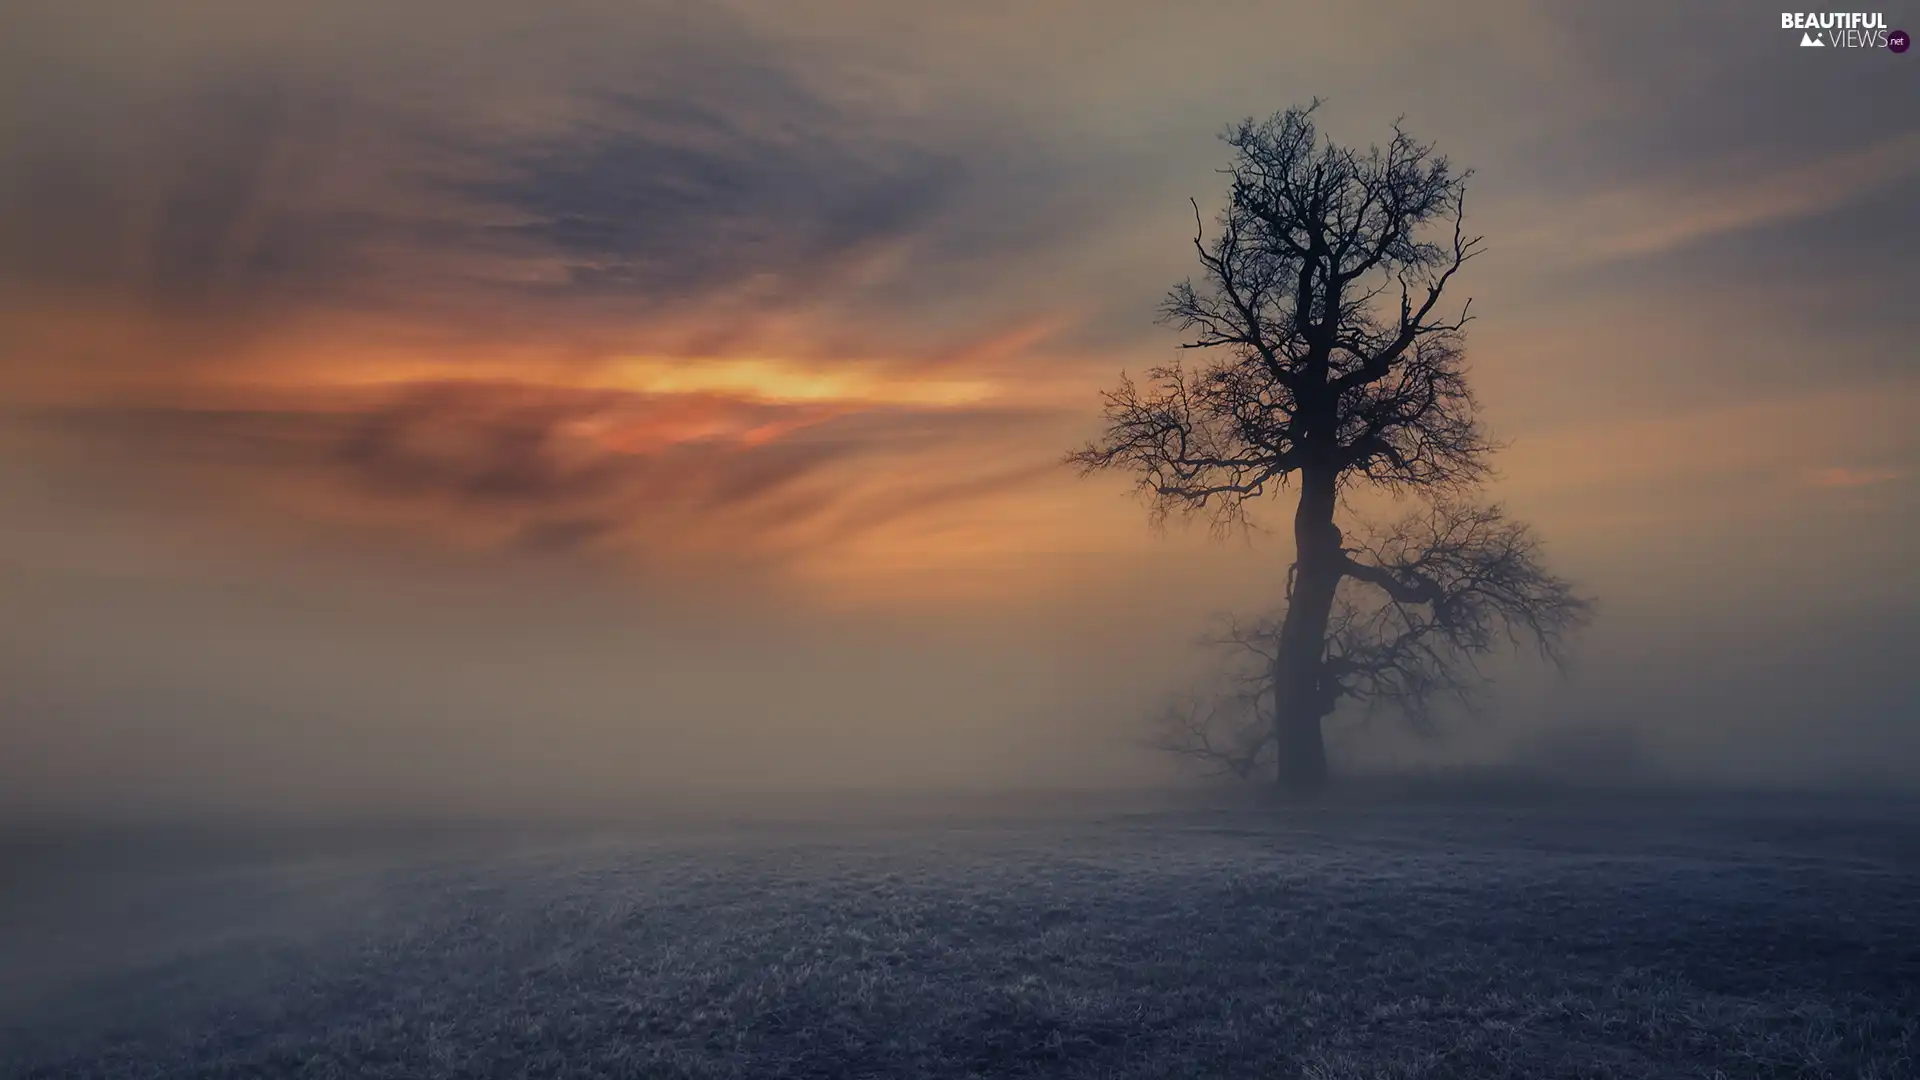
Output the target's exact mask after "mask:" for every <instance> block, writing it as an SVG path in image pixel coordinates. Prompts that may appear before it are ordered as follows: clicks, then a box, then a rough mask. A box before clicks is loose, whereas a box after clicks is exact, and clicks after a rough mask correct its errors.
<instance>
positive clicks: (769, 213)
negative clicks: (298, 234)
mask: <svg viewBox="0 0 1920 1080" xmlns="http://www.w3.org/2000/svg"><path fill="white" fill-rule="evenodd" d="M743 74H745V75H747V76H748V77H746V78H744V79H742V80H740V81H739V82H738V83H737V84H736V85H734V86H733V87H732V88H731V91H730V92H729V93H727V94H726V95H725V96H724V97H708V96H705V95H701V96H698V97H695V98H691V99H687V98H671V99H661V98H651V97H639V96H634V95H627V94H621V95H611V96H608V97H606V98H604V99H603V100H602V103H601V107H600V108H598V109H596V110H595V119H594V121H593V123H592V124H591V125H590V126H587V127H585V128H584V129H582V130H579V131H573V132H568V133H566V134H565V135H564V136H562V137H560V138H557V139H554V140H551V141H550V142H548V143H547V144H546V145H543V146H539V147H536V148H531V149H527V148H515V149H513V150H511V151H510V152H509V155H510V156H509V158H508V163H507V168H508V169H509V171H510V172H512V173H513V175H512V176H511V177H510V178H508V179H505V180H502V181H497V182H491V183H485V184H474V185H466V186H465V190H466V191H467V192H468V193H469V194H471V195H473V196H476V197H478V198H480V199H482V200H484V201H486V202H487V203H488V204H490V205H494V206H498V207H500V208H502V209H504V210H506V211H509V212H511V213H513V214H514V215H516V216H521V217H524V218H526V219H528V220H526V221H525V222H523V223H519V224H513V225H502V226H497V227H496V230H497V231H499V232H503V233H506V234H509V235H511V236H513V237H515V238H517V239H520V240H525V241H530V242H532V243H533V244H534V245H535V246H536V247H538V248H540V249H543V250H547V251H551V252H553V253H555V254H557V255H558V256H559V257H560V258H561V259H563V260H564V262H565V267H566V271H567V278H566V286H567V287H568V288H573V289H584V290H588V291H593V292H620V293H631V294H634V295H636V296H637V297H639V298H644V299H646V300H649V301H656V302H662V301H671V300H683V299H687V298H690V297H700V296H703V295H706V294H709V293H712V292H716V291H722V290H727V289H731V288H734V287H737V286H739V285H741V284H743V283H745V282H748V281H749V280H755V279H758V280H761V281H763V282H771V283H773V284H774V285H775V287H776V288H778V289H780V290H781V291H787V292H790V291H793V290H795V289H802V290H806V291H812V290H814V289H817V288H819V287H820V286H821V284H822V277H823V276H826V277H831V276H832V274H833V273H834V271H835V269H836V268H837V267H839V266H842V265H844V264H845V263H846V262H848V261H849V260H853V259H857V258H859V257H860V256H861V255H863V254H866V253H869V252H872V251H873V250H874V249H875V248H876V247H878V246H879V245H882V244H885V243H886V242H888V241H890V240H897V239H899V238H901V237H903V236H907V235H911V234H913V233H914V232H916V231H919V230H923V229H925V228H927V227H928V224H929V221H930V219H931V218H932V217H933V215H934V214H935V213H937V211H938V210H939V209H940V208H941V207H942V206H943V205H944V204H945V203H946V202H947V201H948V199H949V198H950V197H951V195H952V192H953V188H954V186H955V185H956V184H957V183H958V182H959V181H960V179H961V177H962V175H963V165H962V162H961V161H959V160H958V159H957V158H956V157H954V156H952V155H950V154H942V153H939V152H936V151H933V150H929V149H926V148H922V147H917V146H913V145H911V144H909V143H905V142H901V141H898V140H897V139H894V138H889V137H888V136H886V135H884V134H875V133H871V132H863V131H862V127H863V126H864V118H862V117H858V116H849V115H846V114H845V113H844V112H842V111H839V110H836V109H834V108H833V107H831V106H830V105H828V104H826V103H825V102H823V101H821V100H819V99H814V98H809V96H808V95H807V92H806V91H805V89H804V88H803V87H802V86H801V85H799V84H798V83H795V82H794V81H792V80H790V79H788V78H784V77H782V76H781V75H780V74H779V73H778V72H772V71H767V70H765V69H758V70H756V69H747V70H746V71H745V72H743Z"/></svg>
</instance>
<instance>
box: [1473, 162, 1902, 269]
mask: <svg viewBox="0 0 1920 1080" xmlns="http://www.w3.org/2000/svg"><path fill="white" fill-rule="evenodd" d="M1916 176H1920V132H1905V133H1901V134H1896V135H1892V136H1888V137H1886V138H1884V139H1881V140H1879V141H1877V142H1875V143H1872V144H1871V145H1868V146H1864V147H1861V148H1859V149H1856V150H1851V151H1847V152H1844V153H1839V154H1834V155H1832V156H1829V157H1826V158H1823V159H1820V160H1817V161H1811V162H1808V163H1806V164H1803V165H1796V166H1789V167H1785V168H1781V169H1778V170H1776V171H1772V172H1760V173H1757V174H1756V173H1755V172H1754V171H1753V170H1752V169H1751V168H1750V167H1749V168H1743V169H1741V170H1739V171H1732V170H1729V169H1725V168H1722V169H1721V170H1719V174H1718V175H1714V176H1711V177H1701V178H1696V179H1679V178H1676V179H1673V180H1669V181H1665V182H1661V183H1648V184H1641V185H1636V186H1633V187H1627V188H1620V189H1616V190H1611V191H1605V192H1601V193H1598V194H1594V195H1588V196H1584V197H1579V198H1575V199H1573V200H1571V201H1568V202H1546V201H1542V202H1536V203H1535V204H1534V206H1533V209H1532V210H1531V212H1530V213H1531V215H1532V216H1533V217H1534V218H1535V219H1536V220H1535V223H1534V224H1532V225H1531V226H1523V228H1522V229H1521V230H1520V231H1519V232H1517V234H1516V235H1514V236H1513V237H1512V238H1511V239H1510V240H1509V241H1508V242H1510V243H1514V244H1516V245H1524V246H1525V247H1526V248H1527V249H1528V250H1529V251H1537V252H1545V253H1553V254H1554V255H1556V256H1557V257H1558V258H1560V259H1566V260H1571V261H1573V262H1576V263H1583V262H1588V263H1590V262H1598V261H1607V260H1612V259H1622V258H1629V257H1637V256H1646V255H1655V254H1659V253H1661V252H1665V251H1672V250H1674V249H1676V248H1680V247H1684V246H1686V245H1688V244H1692V243H1695V242H1697V241H1700V240H1704V239H1707V238H1709V237H1713V236H1717V235H1722V234H1726V233H1735V232H1741V231H1744V230H1748V229H1756V228H1762V227H1765V226H1768V225H1773V224H1778V223H1782V222H1787V221H1793V220H1796V219H1800V218H1805V217H1811V216H1814V215H1817V214H1821V213H1825V212H1827V211H1830V210H1834V209H1837V208H1839V207H1842V206H1845V205H1847V204H1849V203H1851V202H1853V201H1855V200H1856V199H1859V198H1861V197H1862V196H1865V195H1868V194H1870V193H1872V192H1874V191H1877V190H1881V189H1884V188H1887V187H1890V186H1892V185H1895V184H1899V183H1901V182H1904V181H1908V180H1910V179H1912V178H1914V177H1916ZM1543 218H1544V219H1550V220H1539V219H1543Z"/></svg>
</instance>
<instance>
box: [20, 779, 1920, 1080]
mask: <svg viewBox="0 0 1920 1080" xmlns="http://www.w3.org/2000/svg"><path fill="white" fill-rule="evenodd" d="M881 820H884V821H886V822H887V823H886V824H884V825H882V824H876V823H875V822H876V821H881ZM4 843H5V845H6V846H5V848H4V849H3V850H4V855H3V856H0V857H4V859H5V860H6V861H5V863H4V864H0V871H3V872H4V874H5V877H4V879H3V880H4V886H3V891H0V918H4V921H3V922H0V1075H5V1076H9V1077H69V1076H71V1077H185V1076H195V1077H200V1076H211V1077H277V1076H300V1077H409V1078H411V1077H456V1076H458V1077H480V1076H486V1077H518V1076H553V1077H560V1076H623V1077H663V1078H665V1077H736V1076H737V1077H822V1078H825V1077H876V1078H877V1077H917V1076H981V1077H1007V1076H1063V1077H1088V1078H1094V1077H1098V1078H1116V1077H1199V1076H1243V1077H1267V1076H1274V1077H1293V1076H1303V1077H1324V1078H1334V1077H1340V1078H1345V1077H1473V1078H1494V1077H1608V1078H1614V1077H1674V1076H1701V1077H1711V1076H1727V1077H1748V1076H1778V1077H1826V1076H1831V1077H1847V1078H1855V1077H1887V1078H1891V1077H1911V1076H1920V815H1916V813H1915V812H1914V808H1913V807H1912V806H1911V805H1908V804H1898V803H1887V802H1881V803H1873V804H1869V803H1865V802H1859V801H1855V802H1840V801H1836V800H1832V799H1810V798H1796V799H1786V798H1759V797H1745V798H1732V797H1718V798H1712V799H1709V798H1704V797H1690V798H1680V797H1677V796H1642V797H1638V798H1634V799H1625V798H1611V799H1604V800H1603V799H1599V798H1597V797H1579V798H1576V797H1570V796H1563V797H1559V798H1547V797H1544V796H1541V795H1537V794H1536V795H1533V796H1525V795H1511V796H1507V797H1500V798H1491V797H1477V798H1464V797H1460V796H1457V795H1452V796H1447V797H1439V796H1433V795H1428V796H1420V797H1413V796H1404V797H1396V798H1393V799H1387V800H1362V799H1357V798H1345V799H1335V800H1332V801H1331V802H1328V803H1323V804H1319V805H1315V806H1267V807H1257V806H1237V807H1225V806H1203V805H1194V804H1180V805H1175V804H1172V803H1161V804H1156V805H1154V806H1152V807H1147V806H1144V805H1139V806H1134V807H1132V808H1125V807H1122V806H1119V805H1117V804H1110V805H1091V806H1076V807H1064V806H1061V805H1058V804H1045V803H1039V802H1036V803H1033V804H1031V805H1029V804H1015V803H1011V802H1002V803H1001V804H1000V805H999V806H998V807H997V808H996V809H995V810H994V811H993V812H987V811H986V810H979V811H962V810H956V809H952V808H948V809H946V810H942V811H939V812H934V811H931V810H927V809H924V808H922V809H920V810H919V811H918V812H916V811H915V809H914V808H913V807H911V806H907V805H902V806H896V807H893V808H891V809H887V810H885V811H884V812H882V810H879V809H876V808H874V807H867V808H865V809H864V810H862V811H858V812H852V811H849V812H846V813H843V814H841V815H839V819H836V816H835V815H834V814H829V813H826V812H814V813H805V814H803V813H797V812H796V813H793V814H787V815H784V816H783V818H782V820H780V821H779V822H778V823H775V822H774V821H772V820H770V819H765V818H761V819H753V820H741V821H736V822H734V823H732V824H726V823H722V822H718V821H713V820H707V821H695V820H692V819H686V820H681V821H679V822H678V823H670V822H666V821H655V822H653V823H652V824H649V825H646V826H644V827H643V826H640V825H626V826H620V827H613V826H600V827H595V828H587V827H576V828H566V829H562V828H558V827H547V828H541V829H532V828H526V829H517V830H478V829H472V828H463V829H451V828H441V829H429V828H424V827H416V828H410V829H404V830H403V829H398V828H387V829H380V830H373V829H364V828H363V829H359V830H347V829H333V830H322V829H313V828H308V829H284V830H272V829H257V830H253V831H249V832H241V831H236V830H232V829H228V830H199V831H176V832H164V831H158V830H150V831H147V832H141V833H134V832H125V831H119V832H116V831H111V830H94V831H87V832H64V833H55V832H50V831H47V830H44V829H43V830H37V831H36V830H31V829H20V830H16V831H14V832H13V833H10V834H8V838H7V839H6V840H5V841H4Z"/></svg>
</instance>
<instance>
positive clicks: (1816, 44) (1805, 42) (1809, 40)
mask: <svg viewBox="0 0 1920 1080" xmlns="http://www.w3.org/2000/svg"><path fill="white" fill-rule="evenodd" d="M1808 46H1812V47H1813V48H1816V49H1824V48H1826V47H1827V43H1826V42H1824V41H1821V40H1820V39H1819V38H1817V37H1814V36H1813V35H1812V34H1807V33H1803V34H1801V35H1800V47H1801V48H1803V49H1804V48H1807V47H1808Z"/></svg>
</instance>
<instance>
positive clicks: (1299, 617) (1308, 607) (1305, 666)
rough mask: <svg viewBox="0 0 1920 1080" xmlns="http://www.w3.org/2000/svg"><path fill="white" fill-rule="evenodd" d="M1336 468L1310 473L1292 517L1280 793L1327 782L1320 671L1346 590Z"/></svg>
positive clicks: (1279, 725) (1280, 703)
mask: <svg viewBox="0 0 1920 1080" xmlns="http://www.w3.org/2000/svg"><path fill="white" fill-rule="evenodd" d="M1337 478H1338V473H1337V472H1336V471H1334V470H1331V469H1315V468H1306V469H1302V470H1301V476H1300V506H1299V509H1298V510H1296V511H1295V512H1294V518H1293V538H1294V546H1295V549H1296V555H1295V558H1294V576H1293V591H1292V594H1291V595H1290V596H1289V597H1288V599H1287V618H1286V621H1285V622H1284V623H1282V624H1281V627H1280V643H1279V648H1278V649H1277V650H1276V651H1275V654H1274V656H1275V659H1274V665H1273V706H1274V707H1273V723H1274V741H1275V747H1276V749H1277V750H1278V755H1277V756H1278V759H1279V768H1278V772H1279V775H1278V776H1277V777H1276V779H1277V780H1278V781H1279V783H1280V786H1281V787H1284V788H1290V789H1293V790H1313V789H1315V788H1318V787H1320V786H1321V785H1322V784H1324V783H1325V782H1326V779H1327V747H1326V742H1325V741H1324V739H1323V737H1322V735H1321V731H1320V719H1321V716H1322V714H1323V712H1324V710H1323V709H1322V707H1321V694H1320V666H1321V663H1322V662H1323V660H1324V659H1325V656H1326V649H1327V620H1328V618H1329V616H1331V614H1332V612H1333V594H1334V590H1335V589H1336V588H1338V587H1339V585H1340V577H1341V570H1340V566H1341V561H1340V560H1341V551H1340V542H1341V537H1340V530H1339V529H1338V528H1336V527H1335V526H1334V524H1333V510H1334V503H1335V481H1336V480H1337Z"/></svg>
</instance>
